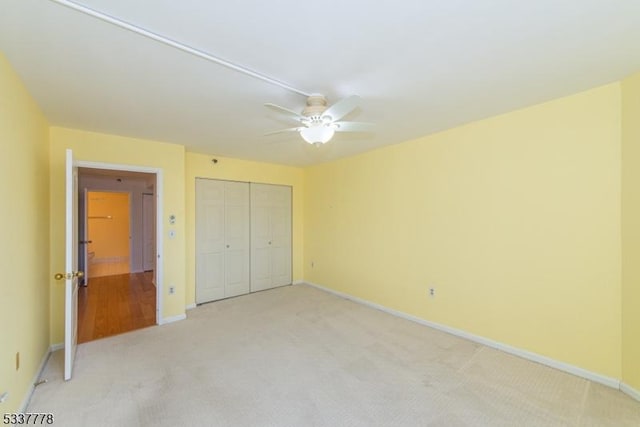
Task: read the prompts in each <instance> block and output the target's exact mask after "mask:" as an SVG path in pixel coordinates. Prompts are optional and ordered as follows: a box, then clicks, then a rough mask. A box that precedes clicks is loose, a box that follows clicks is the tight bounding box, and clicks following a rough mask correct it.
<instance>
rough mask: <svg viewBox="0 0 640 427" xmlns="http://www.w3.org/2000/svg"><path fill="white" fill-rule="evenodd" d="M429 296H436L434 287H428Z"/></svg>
mask: <svg viewBox="0 0 640 427" xmlns="http://www.w3.org/2000/svg"><path fill="white" fill-rule="evenodd" d="M429 296H430V297H431V298H433V297H435V296H436V288H429Z"/></svg>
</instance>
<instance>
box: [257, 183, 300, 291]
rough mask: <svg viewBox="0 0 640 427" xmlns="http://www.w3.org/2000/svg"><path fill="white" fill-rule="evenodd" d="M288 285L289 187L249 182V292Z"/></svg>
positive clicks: (289, 247)
mask: <svg viewBox="0 0 640 427" xmlns="http://www.w3.org/2000/svg"><path fill="white" fill-rule="evenodd" d="M289 284H291V187H286V186H279V185H267V184H251V291H252V292H255V291H261V290H264V289H270V288H274V287H276V286H283V285H289Z"/></svg>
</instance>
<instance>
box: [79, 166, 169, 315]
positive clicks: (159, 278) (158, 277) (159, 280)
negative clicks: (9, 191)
mask: <svg viewBox="0 0 640 427" xmlns="http://www.w3.org/2000/svg"><path fill="white" fill-rule="evenodd" d="M74 165H75V166H77V167H79V168H91V169H107V170H116V171H123V172H142V173H148V174H154V175H155V176H156V185H155V194H156V224H155V229H156V271H155V273H154V274H155V285H156V325H162V324H163V323H164V316H163V315H162V306H163V305H162V302H163V298H162V294H163V292H162V288H163V283H164V281H163V278H164V274H163V273H164V268H163V267H164V266H163V261H164V254H163V244H162V243H163V240H162V229H161V225H162V215H163V213H162V207H163V197H164V189H163V171H162V169H161V168H152V167H147V166H135V165H123V164H116V163H103V162H89V161H84V160H76V162H75V164H74ZM130 207H131V206H130ZM129 226H131V223H130V224H129Z"/></svg>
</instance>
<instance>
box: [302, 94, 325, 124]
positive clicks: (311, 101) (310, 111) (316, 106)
mask: <svg viewBox="0 0 640 427" xmlns="http://www.w3.org/2000/svg"><path fill="white" fill-rule="evenodd" d="M326 109H327V98H325V97H324V96H323V95H320V94H319V93H314V94H311V96H309V97H308V98H307V105H306V106H305V107H304V110H302V115H303V116H306V117H310V118H312V120H313V119H314V118H315V117H314V116H317V117H318V119H320V120H321V118H322V113H324V112H325V110H326Z"/></svg>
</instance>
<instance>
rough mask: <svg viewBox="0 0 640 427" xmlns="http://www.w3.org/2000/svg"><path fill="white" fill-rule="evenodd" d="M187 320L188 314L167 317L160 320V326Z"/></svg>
mask: <svg viewBox="0 0 640 427" xmlns="http://www.w3.org/2000/svg"><path fill="white" fill-rule="evenodd" d="M186 318H187V315H186V314H184V313H183V314H178V315H177V316H171V317H165V318H163V319H161V320H160V323H159V324H160V325H166V324H167V323H173V322H179V321H180V320H184V319H186Z"/></svg>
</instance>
